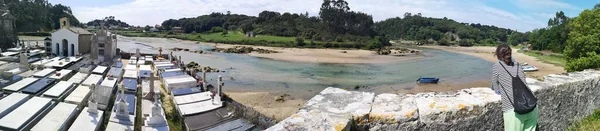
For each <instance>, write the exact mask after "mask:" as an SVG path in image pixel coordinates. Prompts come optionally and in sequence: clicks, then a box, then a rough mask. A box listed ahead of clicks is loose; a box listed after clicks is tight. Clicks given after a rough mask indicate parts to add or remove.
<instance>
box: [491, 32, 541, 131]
mask: <svg viewBox="0 0 600 131" xmlns="http://www.w3.org/2000/svg"><path fill="white" fill-rule="evenodd" d="M511 53H512V49H510V47H509V46H508V45H506V44H502V45H499V46H498V47H497V48H496V57H497V58H498V62H496V64H494V68H493V71H492V74H493V76H492V89H493V90H494V91H496V93H498V94H499V95H500V96H501V97H502V110H503V112H504V114H503V115H504V130H506V131H534V130H536V128H537V119H538V113H539V111H538V109H537V107H535V105H533V107H532V108H531V109H532V110H531V111H526V112H523V111H522V110H520V111H519V112H518V113H517V112H516V111H517V110H515V105H514V104H513V103H515V97H513V86H519V84H522V86H525V87H520V88H526V91H529V92H531V90H529V89H528V88H529V87H526V85H525V84H524V83H525V73H524V72H523V69H522V68H521V66H519V63H517V62H516V61H514V59H513V58H512V56H511ZM517 77H518V78H517ZM533 99H535V98H533ZM517 100H521V98H517ZM534 104H536V102H534ZM519 109H521V107H519Z"/></svg>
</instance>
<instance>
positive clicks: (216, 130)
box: [206, 119, 254, 131]
mask: <svg viewBox="0 0 600 131" xmlns="http://www.w3.org/2000/svg"><path fill="white" fill-rule="evenodd" d="M252 128H254V124H252V123H250V122H249V121H247V120H244V119H237V120H233V121H230V122H227V123H223V124H221V125H218V126H216V127H213V128H210V129H208V130H206V131H249V130H250V129H252Z"/></svg>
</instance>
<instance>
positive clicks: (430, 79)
mask: <svg viewBox="0 0 600 131" xmlns="http://www.w3.org/2000/svg"><path fill="white" fill-rule="evenodd" d="M439 81H440V78H419V79H418V80H417V83H433V84H437V83H438V82H439Z"/></svg>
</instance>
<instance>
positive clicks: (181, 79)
mask: <svg viewBox="0 0 600 131" xmlns="http://www.w3.org/2000/svg"><path fill="white" fill-rule="evenodd" d="M163 82H164V83H165V88H166V89H167V90H168V91H171V90H172V89H178V88H186V87H195V86H196V84H197V83H196V79H194V78H193V77H192V76H189V75H185V76H176V77H169V78H166V79H163Z"/></svg>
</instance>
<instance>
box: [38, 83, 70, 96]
mask: <svg viewBox="0 0 600 131" xmlns="http://www.w3.org/2000/svg"><path fill="white" fill-rule="evenodd" d="M71 87H73V82H68V81H60V82H58V83H56V84H55V85H54V86H52V87H50V89H48V90H46V92H44V94H42V96H44V97H50V98H53V99H60V98H64V97H63V96H65V95H66V94H65V93H66V92H67V91H69V90H70V89H71Z"/></svg>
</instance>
